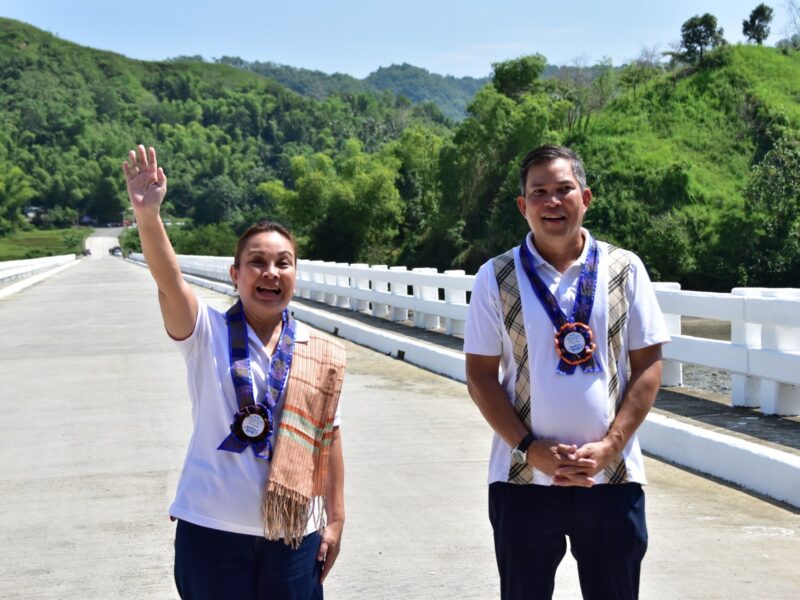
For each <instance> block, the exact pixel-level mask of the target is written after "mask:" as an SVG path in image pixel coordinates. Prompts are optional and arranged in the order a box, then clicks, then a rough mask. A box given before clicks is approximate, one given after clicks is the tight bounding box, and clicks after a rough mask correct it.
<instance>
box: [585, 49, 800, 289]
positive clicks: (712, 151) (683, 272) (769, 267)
mask: <svg viewBox="0 0 800 600" xmlns="http://www.w3.org/2000/svg"><path fill="white" fill-rule="evenodd" d="M719 60H720V63H721V64H719V65H718V66H713V67H711V68H707V69H704V70H699V71H696V70H691V69H687V70H685V71H680V72H676V73H672V74H668V75H665V76H662V77H660V78H658V79H656V80H654V81H652V82H650V84H648V86H647V87H646V89H644V90H639V93H638V94H636V95H634V94H633V92H632V91H631V90H629V91H628V92H627V93H624V94H622V95H621V96H620V97H618V98H617V99H616V100H614V101H613V102H611V103H610V104H609V105H608V106H607V107H606V108H605V109H604V110H603V111H602V112H600V113H599V114H598V115H597V117H596V119H595V121H594V124H593V125H592V126H591V129H590V133H588V132H587V133H586V134H582V133H579V134H577V135H576V142H577V145H578V146H579V147H580V148H581V150H582V153H583V155H584V158H585V160H586V161H587V162H588V163H589V164H591V165H592V169H593V170H594V172H595V174H596V176H597V179H596V181H595V192H596V194H597V197H598V202H597V203H596V205H595V206H594V207H593V209H594V210H593V211H592V213H593V214H592V217H593V218H592V220H591V221H593V222H594V223H595V224H596V226H597V227H600V228H601V229H603V230H605V231H607V232H608V237H611V238H612V239H615V240H617V241H619V242H621V243H626V244H628V245H629V246H632V247H634V248H636V249H637V250H638V251H639V252H640V253H641V255H642V256H643V258H645V260H647V261H648V262H649V263H651V264H658V265H664V266H659V267H657V268H656V271H657V273H658V274H659V275H661V277H662V278H669V279H676V280H682V281H685V282H687V283H688V284H689V285H690V286H691V287H695V288H698V287H700V288H702V289H707V288H709V287H711V288H723V289H724V288H725V287H728V284H729V283H730V282H731V281H736V282H737V283H741V284H745V283H748V282H754V281H757V282H760V283H768V284H770V285H776V284H777V281H778V280H780V281H782V282H783V283H782V285H795V286H796V285H800V271H797V270H796V267H797V264H798V263H797V259H798V256H797V255H796V254H797V250H798V248H800V246H799V245H798V241H799V240H798V236H800V230H798V229H797V227H798V225H800V222H798V221H796V217H797V216H798V215H800V212H799V211H798V206H797V200H798V195H797V193H795V196H794V199H793V200H791V201H790V202H789V204H790V205H793V206H794V208H793V209H792V207H791V206H787V207H786V208H787V209H790V213H791V210H793V211H794V212H793V214H794V218H792V216H791V214H786V215H783V216H785V217H786V218H787V219H788V223H784V224H783V225H784V226H787V225H788V227H786V228H785V229H780V228H778V229H774V228H773V226H774V225H777V223H776V222H772V223H770V224H769V225H770V229H768V230H764V229H763V228H764V227H765V226H766V224H764V223H761V224H760V225H759V224H757V223H755V222H754V221H753V217H754V216H755V215H756V214H757V213H761V211H763V210H766V211H767V212H768V213H769V214H771V215H772V218H773V219H774V217H777V213H776V212H775V208H776V206H775V205H773V206H763V202H760V201H758V199H759V198H761V199H763V198H762V196H761V192H760V191H759V188H760V189H761V190H763V189H766V188H764V187H762V186H768V187H772V186H773V185H774V186H775V187H774V188H773V189H772V190H771V191H770V193H771V194H772V195H773V198H772V200H773V201H774V202H778V201H779V200H780V195H781V194H782V193H783V192H781V191H779V189H778V188H779V187H780V185H781V183H780V182H779V181H778V180H775V181H773V182H770V181H765V180H763V179H762V178H759V173H760V170H763V169H761V167H760V165H761V166H763V165H764V164H765V160H766V162H767V163H769V162H770V161H772V162H774V161H776V160H778V161H780V162H782V163H783V162H785V161H787V160H788V161H789V162H788V163H786V164H785V168H786V169H789V172H787V173H786V175H788V176H791V175H792V173H791V171H792V170H794V177H795V178H796V177H798V176H800V173H799V172H797V171H796V170H797V169H800V163H796V162H795V163H792V162H791V161H792V160H793V159H792V157H791V152H789V154H790V155H788V156H787V155H784V156H780V157H779V156H776V155H775V152H772V154H769V152H770V151H771V150H773V148H775V147H776V144H778V145H779V147H782V148H784V154H785V151H786V149H787V148H786V147H784V146H782V145H780V144H779V142H781V141H782V142H788V143H790V144H794V143H796V142H797V141H798V139H800V54H798V53H792V54H782V53H780V52H778V51H776V50H775V49H772V48H764V47H758V46H736V47H732V48H726V49H724V52H722V53H720V54H719ZM795 156H796V155H795ZM795 160H796V158H795ZM786 183H787V182H784V184H786ZM798 191H799V192H800V190H798ZM786 200H789V199H786ZM782 218H783V217H782ZM591 221H590V222H591ZM792 222H794V223H795V224H794V227H795V229H794V230H793V231H792ZM779 231H782V232H783V233H782V234H779V233H778V232H779ZM775 235H783V236H785V237H784V238H783V239H781V240H774V241H775V242H778V244H779V245H778V246H775V247H773V248H772V249H771V250H770V251H777V252H779V253H782V252H784V251H785V253H786V254H787V255H789V254H795V255H796V256H795V259H794V260H795V265H796V267H795V270H794V271H793V273H794V276H795V277H797V279H796V280H795V281H794V283H792V282H791V281H790V280H789V272H788V271H786V269H785V268H784V266H782V265H779V264H778V263H779V262H780V261H781V260H782V259H781V258H779V257H777V256H774V257H771V258H770V259H769V260H767V259H766V256H767V255H766V254H763V253H764V252H765V251H766V250H767V248H766V247H765V246H763V245H759V244H758V243H757V242H759V241H762V242H763V241H765V238H769V237H773V236H775ZM637 240H639V241H638V242H637ZM748 263H750V267H749V268H748V267H746V266H745V265H747V264H748ZM770 263H771V264H770ZM748 271H749V272H748ZM778 271H783V272H784V275H782V276H778V277H776V275H777V272H778Z"/></svg>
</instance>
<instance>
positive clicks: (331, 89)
mask: <svg viewBox="0 0 800 600" xmlns="http://www.w3.org/2000/svg"><path fill="white" fill-rule="evenodd" d="M219 62H221V63H224V64H228V65H231V66H234V67H238V68H240V69H246V70H248V71H253V72H254V73H258V74H260V75H264V76H265V77H271V78H272V79H274V80H275V81H277V82H278V83H280V84H281V85H284V86H286V87H288V88H289V89H292V90H294V91H296V92H298V93H300V94H303V95H304V96H310V97H312V98H316V99H318V100H324V99H325V98H327V97H328V96H330V95H332V94H363V93H370V92H372V93H376V92H384V91H389V92H392V93H393V94H396V95H398V96H404V97H405V98H408V99H409V100H411V102H413V103H414V104H424V103H427V102H431V103H433V104H435V105H436V106H437V107H438V108H439V110H441V111H442V112H443V113H444V114H445V115H446V116H447V117H448V118H450V119H452V120H453V121H461V120H463V119H464V117H465V116H466V110H467V105H468V104H469V103H470V102H471V101H472V98H473V97H474V96H475V93H476V92H477V91H478V90H479V89H480V88H481V87H482V86H484V85H485V84H486V83H488V82H489V78H488V77H484V78H480V79H476V78H474V77H453V76H451V75H445V76H443V75H437V74H436V73H430V72H429V71H427V70H425V69H422V68H420V67H414V66H412V65H409V64H402V65H391V66H389V67H381V68H380V69H378V70H377V71H375V72H374V73H370V74H369V75H368V76H367V77H365V78H364V79H357V78H355V77H352V76H350V75H345V74H342V73H334V74H333V75H328V74H326V73H323V72H322V71H314V70H311V69H300V68H297V67H290V66H287V65H279V64H276V63H272V62H259V61H255V62H247V61H245V60H242V59H241V58H238V57H230V56H223V57H222V58H221V59H219Z"/></svg>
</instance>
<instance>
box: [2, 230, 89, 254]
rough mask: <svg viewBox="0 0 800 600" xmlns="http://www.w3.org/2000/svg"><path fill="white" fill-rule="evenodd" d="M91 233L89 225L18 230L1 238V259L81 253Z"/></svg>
mask: <svg viewBox="0 0 800 600" xmlns="http://www.w3.org/2000/svg"><path fill="white" fill-rule="evenodd" d="M91 233H92V230H91V228H88V227H72V228H70V229H43V230H34V231H17V232H16V233H12V234H11V235H8V236H5V237H2V238H0V261H4V260H19V259H23V258H37V257H39V256H58V255H61V254H73V253H74V254H80V253H81V251H82V250H83V241H84V240H85V239H86V238H87V237H89V234H91Z"/></svg>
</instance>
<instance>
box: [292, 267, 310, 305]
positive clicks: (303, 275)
mask: <svg viewBox="0 0 800 600" xmlns="http://www.w3.org/2000/svg"><path fill="white" fill-rule="evenodd" d="M308 262H309V261H303V262H302V263H300V264H299V265H298V266H299V268H298V270H297V279H298V281H300V282H302V283H305V284H308V283H310V282H311V271H310V266H309V265H308ZM297 287H298V288H299V290H298V289H295V295H296V296H300V297H301V298H306V299H310V298H311V290H309V289H308V288H307V287H306V286H305V285H304V286H297Z"/></svg>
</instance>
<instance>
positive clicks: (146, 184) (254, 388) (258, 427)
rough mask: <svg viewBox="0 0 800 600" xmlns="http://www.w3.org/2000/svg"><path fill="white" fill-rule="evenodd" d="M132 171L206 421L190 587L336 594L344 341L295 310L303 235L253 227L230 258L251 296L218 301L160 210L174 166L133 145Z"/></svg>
mask: <svg viewBox="0 0 800 600" xmlns="http://www.w3.org/2000/svg"><path fill="white" fill-rule="evenodd" d="M123 171H124V173H125V179H126V181H127V186H128V195H129V196H130V201H131V207H132V208H133V212H134V214H135V216H136V222H137V225H138V229H139V236H140V238H141V241H142V251H143V253H144V256H145V259H146V260H147V264H148V267H149V268H150V273H151V274H152V276H153V278H154V279H155V281H156V284H157V286H158V300H159V304H160V306H161V315H162V317H163V320H164V326H165V327H166V330H167V333H168V334H169V335H170V337H171V338H173V339H174V340H175V342H176V345H177V346H178V348H179V349H180V351H181V353H182V354H183V356H184V359H185V360H186V364H187V370H188V380H189V393H190V397H191V400H192V418H193V422H194V431H193V435H192V439H191V442H190V444H189V450H188V453H187V457H186V462H185V464H184V467H183V472H182V474H181V479H180V483H179V484H178V490H177V493H176V497H175V501H174V503H173V504H172V506H171V507H170V516H171V517H172V518H173V519H177V520H178V525H177V530H176V534H175V582H176V585H177V587H178V592H179V593H180V595H181V597H182V598H191V599H197V598H209V599H211V598H213V599H214V600H218V599H224V598H237V599H243V598H252V599H256V598H259V599H261V598H269V599H270V600H272V599H284V598H285V599H290V598H291V599H297V600H300V599H309V598H314V599H316V598H322V582H323V581H324V579H325V577H326V576H327V574H328V573H329V572H330V570H331V567H332V566H333V564H334V562H335V561H336V557H337V556H338V554H339V544H340V540H341V536H342V527H343V525H344V493H343V488H344V461H343V457H342V447H341V440H340V434H339V427H338V424H339V414H338V399H339V394H340V392H341V386H342V379H343V376H344V349H343V346H342V345H341V344H340V343H338V342H337V341H335V340H333V339H331V338H329V337H328V336H325V335H324V334H320V333H318V332H316V331H313V330H311V329H309V328H308V327H306V326H304V325H303V324H302V323H297V322H296V321H295V320H294V319H293V318H292V317H291V315H290V314H289V311H288V309H287V306H288V304H289V301H290V300H291V298H292V295H293V294H294V288H295V276H296V273H295V267H296V261H297V255H296V245H295V241H294V238H293V237H292V235H291V233H289V231H288V230H287V229H286V228H285V227H283V226H282V225H280V224H278V223H274V222H263V223H259V224H256V225H254V226H252V227H251V228H250V229H248V230H247V231H246V232H245V233H244V234H243V235H242V237H241V238H240V239H239V241H238V243H237V245H236V254H235V258H234V264H233V265H232V266H231V268H230V275H231V279H232V280H233V283H234V287H235V288H236V289H237V290H238V293H239V300H238V301H237V302H236V304H234V306H232V307H231V309H229V310H228V311H227V312H226V313H224V314H223V313H220V312H217V311H216V310H214V309H212V308H211V307H209V306H206V305H205V303H203V302H202V301H200V300H198V298H197V296H196V295H195V294H194V292H193V291H192V289H191V288H190V287H189V285H188V284H186V282H184V280H183V278H182V277H181V272H180V268H179V266H178V260H177V258H176V256H175V252H174V250H173V248H172V245H171V244H170V241H169V238H168V237H167V234H166V231H165V229H164V225H163V223H162V221H161V217H160V207H161V203H162V202H163V201H164V196H165V195H166V191H167V178H166V176H165V175H164V171H163V170H162V169H161V168H159V167H158V164H157V161H156V152H155V150H154V149H153V148H149V149H148V150H147V151H145V148H144V146H141V145H140V146H139V147H138V148H137V150H132V151H131V152H130V155H129V160H128V161H126V162H125V163H124V164H123ZM323 515H324V516H323ZM323 524H324V527H323Z"/></svg>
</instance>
